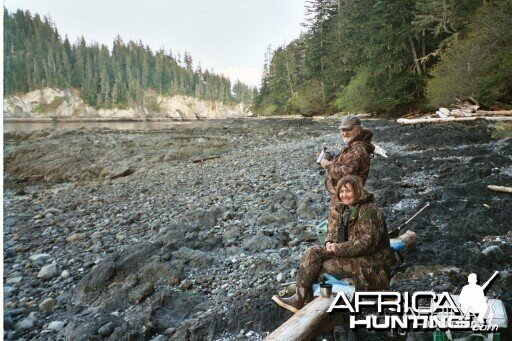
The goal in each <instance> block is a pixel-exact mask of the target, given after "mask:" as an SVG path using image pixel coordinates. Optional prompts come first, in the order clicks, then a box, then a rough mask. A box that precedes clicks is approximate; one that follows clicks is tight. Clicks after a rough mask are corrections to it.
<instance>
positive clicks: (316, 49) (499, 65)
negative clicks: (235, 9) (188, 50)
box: [254, 0, 512, 115]
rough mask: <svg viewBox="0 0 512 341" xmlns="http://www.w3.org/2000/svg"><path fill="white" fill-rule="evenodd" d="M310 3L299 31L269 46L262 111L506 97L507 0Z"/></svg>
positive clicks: (500, 101)
mask: <svg viewBox="0 0 512 341" xmlns="http://www.w3.org/2000/svg"><path fill="white" fill-rule="evenodd" d="M306 13H307V17H306V20H305V22H304V27H305V32H304V33H303V34H302V35H301V36H300V37H299V38H297V39H296V40H294V41H292V42H291V43H289V44H285V45H283V46H279V47H277V48H276V49H274V50H272V49H271V48H270V47H269V49H268V51H267V53H266V56H265V68H264V73H263V77H262V87H261V89H260V92H259V94H258V95H257V96H256V97H255V99H254V109H255V110H256V111H257V112H259V113H262V114H288V113H301V114H303V115H318V114H330V113H334V112H337V111H340V110H342V111H355V112H374V113H379V114H388V115H389V114H391V115H398V114H402V113H406V112H410V111H422V110H426V109H431V108H434V107H439V106H443V105H448V104H451V103H453V102H454V101H456V100H457V99H467V98H472V99H474V100H475V101H478V102H479V103H480V104H481V105H483V106H493V105H498V106H507V104H511V103H512V16H511V15H510V13H512V0H415V1H414V0H413V1H411V0H393V1H390V0H358V1H354V0H308V1H307V4H306Z"/></svg>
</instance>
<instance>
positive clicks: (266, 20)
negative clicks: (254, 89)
mask: <svg viewBox="0 0 512 341" xmlns="http://www.w3.org/2000/svg"><path fill="white" fill-rule="evenodd" d="M304 3H305V0H167V1H162V0H144V1H136V0H87V1H74V0H73V1H72V0H44V1H42V0H5V1H4V6H5V7H6V8H7V9H8V10H9V12H12V11H15V10H17V9H18V8H21V9H23V10H25V9H28V10H30V12H32V13H39V14H40V15H48V14H49V15H50V16H51V18H52V20H53V22H55V24H56V26H57V29H58V31H59V33H60V35H61V36H62V37H64V35H66V34H67V35H68V38H69V39H70V41H71V42H75V41H76V39H77V37H79V36H81V35H83V36H84V38H85V40H86V41H87V43H90V42H92V41H96V42H98V43H100V44H106V45H107V46H109V48H111V47H112V42H113V41H114V38H115V36H116V35H117V34H120V35H121V37H122V38H123V40H124V41H125V42H128V41H129V40H135V41H139V40H142V42H143V43H144V44H145V45H149V46H150V47H151V48H152V49H153V50H156V49H158V48H160V47H164V48H165V49H166V50H169V49H172V51H173V53H174V54H176V53H177V52H180V53H181V54H182V55H183V52H184V51H189V52H190V54H191V55H192V59H193V62H194V66H197V63H198V62H201V65H202V68H203V69H205V68H208V69H213V70H214V71H215V72H217V73H223V74H224V75H226V76H229V77H230V78H231V79H232V81H234V80H236V78H239V79H240V80H241V81H242V82H244V83H246V84H249V85H259V83H260V80H261V72H262V69H263V60H264V55H265V51H266V49H267V46H268V45H269V44H270V45H272V47H273V48H275V47H277V46H279V45H281V44H283V43H284V42H287V43H288V42H290V41H291V40H293V39H295V38H297V37H298V36H299V34H300V32H301V29H302V27H301V26H300V23H301V22H302V21H303V19H304Z"/></svg>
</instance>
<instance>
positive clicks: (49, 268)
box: [37, 263, 59, 279]
mask: <svg viewBox="0 0 512 341" xmlns="http://www.w3.org/2000/svg"><path fill="white" fill-rule="evenodd" d="M58 273H59V268H58V266H57V264H55V263H52V264H49V265H45V266H43V267H42V268H41V270H40V271H39V273H38V274H37V277H38V278H41V279H50V278H53V277H55V276H57V275H58Z"/></svg>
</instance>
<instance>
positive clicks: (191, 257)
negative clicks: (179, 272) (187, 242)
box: [173, 247, 213, 268]
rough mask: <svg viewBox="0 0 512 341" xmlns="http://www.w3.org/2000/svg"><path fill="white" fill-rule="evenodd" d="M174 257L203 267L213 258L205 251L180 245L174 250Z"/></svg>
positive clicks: (210, 262) (194, 265)
mask: <svg viewBox="0 0 512 341" xmlns="http://www.w3.org/2000/svg"><path fill="white" fill-rule="evenodd" d="M173 255H174V257H175V258H178V259H181V260H183V261H185V263H188V264H189V265H191V266H193V267H196V268H205V267H208V266H210V265H211V264H212V262H213V258H212V257H211V256H210V255H209V254H207V253H206V252H203V251H200V250H193V249H190V248H188V247H182V248H180V249H179V250H178V251H176V252H174V254H173Z"/></svg>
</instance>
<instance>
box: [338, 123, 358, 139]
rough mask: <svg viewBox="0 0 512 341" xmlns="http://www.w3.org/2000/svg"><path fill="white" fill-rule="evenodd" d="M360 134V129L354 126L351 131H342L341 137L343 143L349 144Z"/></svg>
mask: <svg viewBox="0 0 512 341" xmlns="http://www.w3.org/2000/svg"><path fill="white" fill-rule="evenodd" d="M357 134H359V127H358V126H353V127H352V128H351V129H341V131H340V135H341V138H342V139H343V142H345V143H349V142H350V141H352V139H353V138H354V137H356V135H357Z"/></svg>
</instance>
